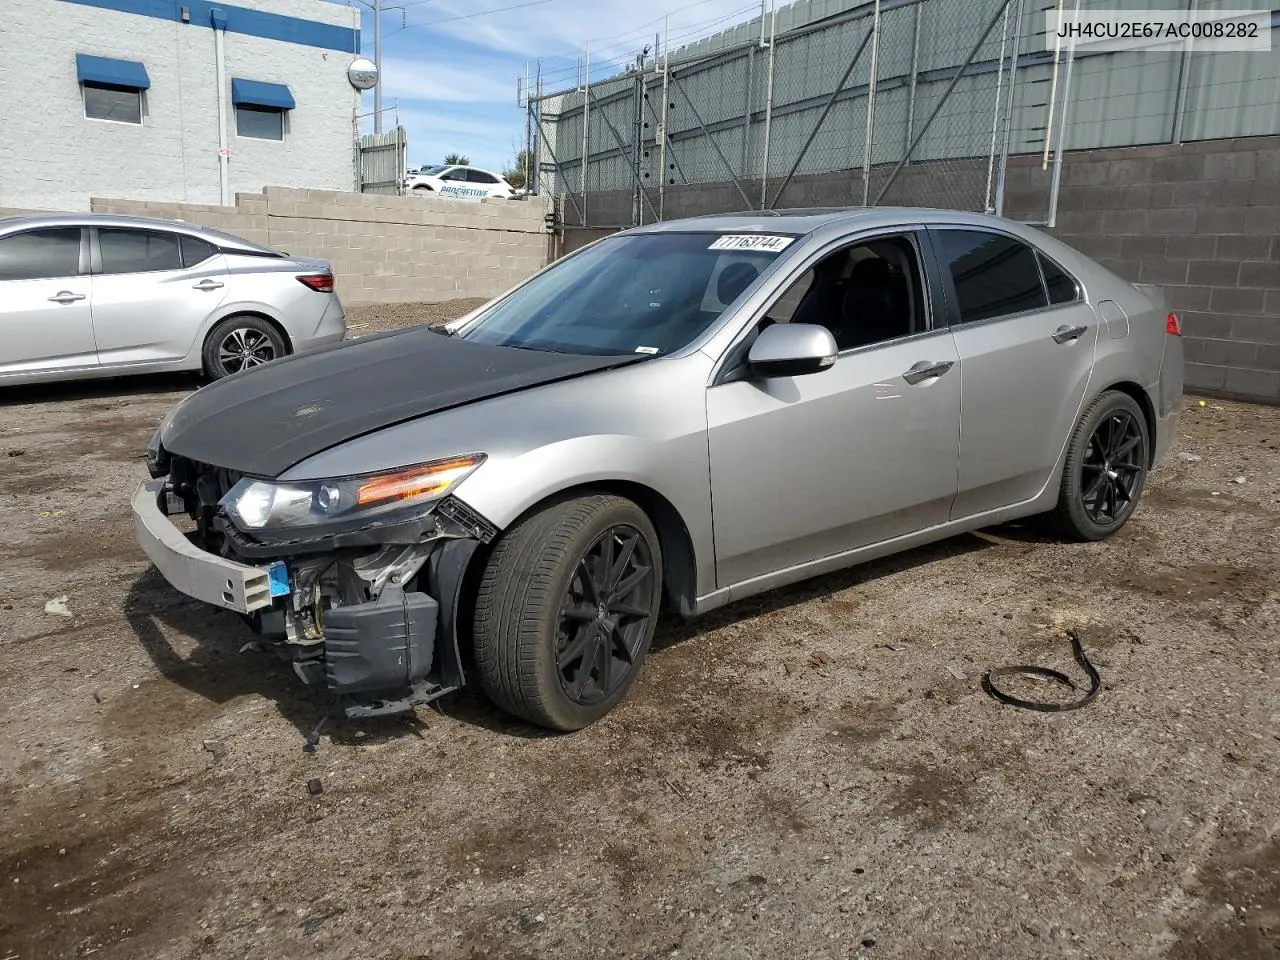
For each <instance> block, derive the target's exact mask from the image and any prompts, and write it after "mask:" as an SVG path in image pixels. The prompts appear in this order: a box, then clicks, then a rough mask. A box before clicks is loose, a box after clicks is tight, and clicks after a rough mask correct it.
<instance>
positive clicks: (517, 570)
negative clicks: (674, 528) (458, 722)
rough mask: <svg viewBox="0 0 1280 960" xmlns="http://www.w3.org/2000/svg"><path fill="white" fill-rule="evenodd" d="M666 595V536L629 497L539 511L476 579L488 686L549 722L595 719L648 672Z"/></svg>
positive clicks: (480, 655)
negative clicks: (661, 540)
mask: <svg viewBox="0 0 1280 960" xmlns="http://www.w3.org/2000/svg"><path fill="white" fill-rule="evenodd" d="M661 595H662V551H661V548H660V546H659V543H658V536H657V533H656V531H655V530H654V528H653V524H652V523H651V522H650V521H649V518H648V517H647V516H646V515H645V513H644V511H643V510H641V509H640V508H639V507H638V506H636V504H634V503H632V502H631V501H630V500H626V499H623V498H622V497H616V496H612V495H609V494H595V495H588V496H583V497H576V498H573V499H568V500H561V501H558V502H554V503H552V504H550V505H549V506H546V507H544V508H542V509H540V510H539V511H537V512H536V513H533V514H531V515H530V516H528V517H526V518H525V519H524V520H521V521H520V522H519V523H517V524H516V525H515V526H513V527H512V528H511V529H510V530H509V531H508V532H507V533H506V534H504V535H503V537H502V538H501V539H500V540H499V541H498V543H497V544H496V546H495V547H494V550H493V552H492V554H491V555H490V557H489V560H488V563H487V565H486V567H485V570H484V574H483V577H482V579H481V582H480V587H479V593H478V596H477V598H476V610H475V620H474V624H473V631H472V635H473V641H474V649H475V662H476V668H477V672H478V673H479V675H480V681H481V684H482V685H483V687H484V690H485V693H487V694H488V695H489V698H490V699H491V700H492V701H493V702H494V703H495V704H496V705H497V706H498V707H500V708H502V709H503V710H505V711H507V712H508V713H512V714H514V715H516V716H518V717H521V718H523V719H525V720H528V721H529V722H531V723H535V724H537V725H539V726H543V727H548V728H550V729H552V730H564V731H567V730H579V729H581V728H583V727H585V726H588V725H589V724H591V723H594V722H595V721H596V720H599V719H600V718H601V717H603V716H604V715H605V714H606V713H608V712H609V711H610V710H612V709H613V708H614V707H615V706H616V705H617V704H618V703H619V701H621V700H622V698H623V697H624V696H625V695H626V693H627V690H628V689H630V687H631V684H632V682H633V681H634V680H635V677H636V675H637V674H638V673H639V672H640V667H641V664H642V663H643V662H644V658H645V655H646V654H647V653H648V651H649V644H650V643H651V642H652V640H653V632H654V629H655V628H656V626H657V620H658V607H659V602H660V600H661Z"/></svg>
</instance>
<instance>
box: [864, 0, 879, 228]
mask: <svg viewBox="0 0 1280 960" xmlns="http://www.w3.org/2000/svg"><path fill="white" fill-rule="evenodd" d="M879 68H880V0H876V8H875V12H874V13H873V14H872V17H871V78H870V82H869V83H868V85H867V138H866V141H865V142H864V144H863V147H862V205H863V206H864V207H865V206H867V201H868V200H869V199H871V147H872V144H873V143H874V141H875V129H876V71H877V70H879Z"/></svg>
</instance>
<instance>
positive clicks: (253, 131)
mask: <svg viewBox="0 0 1280 960" xmlns="http://www.w3.org/2000/svg"><path fill="white" fill-rule="evenodd" d="M236 136H239V137H252V138H253V139H255V140H283V139H284V111H283V110H276V109H274V108H272V107H251V106H249V105H248V104H241V105H239V106H237V107H236Z"/></svg>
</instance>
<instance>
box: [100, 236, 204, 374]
mask: <svg viewBox="0 0 1280 960" xmlns="http://www.w3.org/2000/svg"><path fill="white" fill-rule="evenodd" d="M95 233H96V238H95V243H94V249H93V254H94V256H93V265H94V278H93V329H94V334H95V336H96V337H97V341H98V359H99V361H100V362H101V363H102V364H103V365H104V366H106V365H116V364H137V363H164V362H169V361H174V360H180V359H182V358H183V357H185V356H187V355H188V354H189V353H190V352H191V349H192V347H193V346H195V344H196V337H197V335H198V334H199V333H200V331H202V330H203V329H204V327H205V323H206V321H207V320H208V319H209V317H210V314H212V313H213V312H214V311H215V310H216V309H217V308H218V306H219V305H220V304H221V303H222V301H223V300H224V299H225V298H226V295H227V281H228V278H227V267H226V261H225V258H224V257H223V256H222V254H220V253H219V252H218V251H217V250H216V249H215V248H214V247H213V246H211V245H210V244H208V243H206V242H205V241H203V240H200V239H199V238H197V237H191V236H186V235H181V234H179V233H177V232H176V231H168V230H145V229H138V228H134V227H97V228H96V229H95Z"/></svg>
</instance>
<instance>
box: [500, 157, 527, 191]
mask: <svg viewBox="0 0 1280 960" xmlns="http://www.w3.org/2000/svg"><path fill="white" fill-rule="evenodd" d="M502 175H503V176H504V177H505V178H506V180H507V183H509V184H511V185H512V186H513V187H515V188H516V189H517V190H520V189H522V188H524V187H527V186H528V185H529V184H528V181H529V180H531V179H533V155H532V154H531V153H530V152H529V151H528V150H517V151H516V157H515V160H513V161H512V163H511V165H510V166H509V167H508V168H507V169H506V170H504V171H503V173H502Z"/></svg>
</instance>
